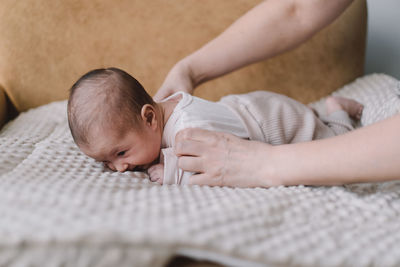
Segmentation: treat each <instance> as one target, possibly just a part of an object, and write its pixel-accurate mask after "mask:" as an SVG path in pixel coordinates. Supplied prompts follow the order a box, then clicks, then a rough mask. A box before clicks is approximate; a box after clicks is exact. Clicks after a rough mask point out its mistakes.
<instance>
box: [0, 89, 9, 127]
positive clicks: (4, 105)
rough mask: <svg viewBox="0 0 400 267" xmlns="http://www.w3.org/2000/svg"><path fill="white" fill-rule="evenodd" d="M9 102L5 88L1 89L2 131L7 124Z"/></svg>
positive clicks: (0, 114)
mask: <svg viewBox="0 0 400 267" xmlns="http://www.w3.org/2000/svg"><path fill="white" fill-rule="evenodd" d="M7 117H8V116H7V100H6V94H5V92H4V90H3V88H1V87H0V129H1V128H2V127H3V125H4V124H5V123H6V119H7Z"/></svg>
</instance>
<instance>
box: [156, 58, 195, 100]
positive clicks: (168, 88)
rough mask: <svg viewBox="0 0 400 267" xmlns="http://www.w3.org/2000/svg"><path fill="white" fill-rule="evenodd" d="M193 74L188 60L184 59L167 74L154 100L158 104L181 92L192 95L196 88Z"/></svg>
mask: <svg viewBox="0 0 400 267" xmlns="http://www.w3.org/2000/svg"><path fill="white" fill-rule="evenodd" d="M192 76H193V73H192V71H191V69H190V67H189V64H188V63H187V60H185V59H183V60H181V61H179V62H178V63H176V64H175V66H173V67H172V69H171V70H170V71H169V73H168V74H167V77H166V78H165V80H164V83H163V84H162V85H161V87H160V89H158V91H157V93H156V94H155V95H154V97H153V99H154V101H156V102H159V101H161V100H163V99H164V98H166V97H168V96H170V95H172V94H174V93H176V92H179V91H184V92H186V93H189V94H192V93H193V89H194V88H195V84H194V79H193V77H192Z"/></svg>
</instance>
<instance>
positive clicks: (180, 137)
mask: <svg viewBox="0 0 400 267" xmlns="http://www.w3.org/2000/svg"><path fill="white" fill-rule="evenodd" d="M222 136H223V133H219V132H215V131H209V130H204V129H200V128H186V129H183V130H181V131H179V132H178V133H177V134H176V135H175V143H179V142H182V141H185V140H194V141H199V142H206V143H216V142H217V141H218V139H220V138H221V137H222Z"/></svg>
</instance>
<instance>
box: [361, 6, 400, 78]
mask: <svg viewBox="0 0 400 267" xmlns="http://www.w3.org/2000/svg"><path fill="white" fill-rule="evenodd" d="M367 3H368V39H367V55H366V62H365V73H366V74H368V73H374V72H378V73H386V74H389V75H391V76H393V77H395V78H397V79H400V0H368V1H367Z"/></svg>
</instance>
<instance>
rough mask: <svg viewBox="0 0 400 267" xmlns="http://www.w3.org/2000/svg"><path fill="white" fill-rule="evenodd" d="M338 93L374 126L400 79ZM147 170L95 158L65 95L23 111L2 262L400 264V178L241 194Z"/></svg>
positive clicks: (15, 139) (398, 101) (1, 236)
mask: <svg viewBox="0 0 400 267" xmlns="http://www.w3.org/2000/svg"><path fill="white" fill-rule="evenodd" d="M334 94H337V95H342V96H348V97H352V98H354V99H356V100H358V101H360V102H362V103H363V104H364V105H365V110H364V113H363V117H362V120H361V124H362V125H368V124H371V123H374V122H376V121H379V120H381V119H384V118H386V117H390V116H392V115H394V114H395V113H397V112H399V111H400V83H399V81H397V80H396V79H394V78H392V77H389V76H386V75H382V74H373V75H369V76H366V77H364V78H360V79H358V80H356V81H355V82H353V83H351V84H349V85H347V86H345V87H344V88H342V89H340V90H338V91H337V92H335V93H334ZM321 103H322V102H321V101H320V102H316V103H314V107H316V108H317V109H320V108H321ZM366 145H368V144H366ZM146 177H147V176H146V175H145V174H143V173H132V172H127V173H113V172H111V171H108V170H105V169H104V168H103V167H102V165H101V164H99V163H96V162H95V161H94V160H92V159H90V158H88V157H86V156H85V155H83V154H82V153H81V152H80V151H79V150H78V148H77V147H76V146H75V144H74V143H73V141H72V138H71V136H70V133H69V129H68V125H67V120H66V102H65V101H61V102H54V103H51V104H48V105H45V106H41V107H39V108H36V109H32V110H30V111H28V112H26V113H22V114H21V115H20V116H19V117H18V118H17V119H15V120H14V121H12V122H9V123H8V124H7V125H6V126H5V127H4V128H3V129H2V130H1V132H0V217H1V220H0V266H28V265H29V266H40V267H46V266H52V267H53V266H74V267H78V266H121V267H123V266H163V265H165V264H167V263H168V261H169V260H171V259H172V258H173V257H174V256H175V255H183V256H189V257H193V258H196V259H203V260H210V261H214V262H217V263H220V264H226V265H230V266H399V265H400V253H399V252H400V250H399V247H398V244H399V242H400V224H399V215H400V182H387V183H376V184H354V185H347V186H334V187H306V186H292V187H283V186H281V187H274V188H270V189H262V188H255V189H235V188H227V187H213V188H211V187H207V186H204V187H199V186H177V185H169V186H160V185H158V184H156V183H151V182H150V181H149V180H148V179H147V178H146Z"/></svg>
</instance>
